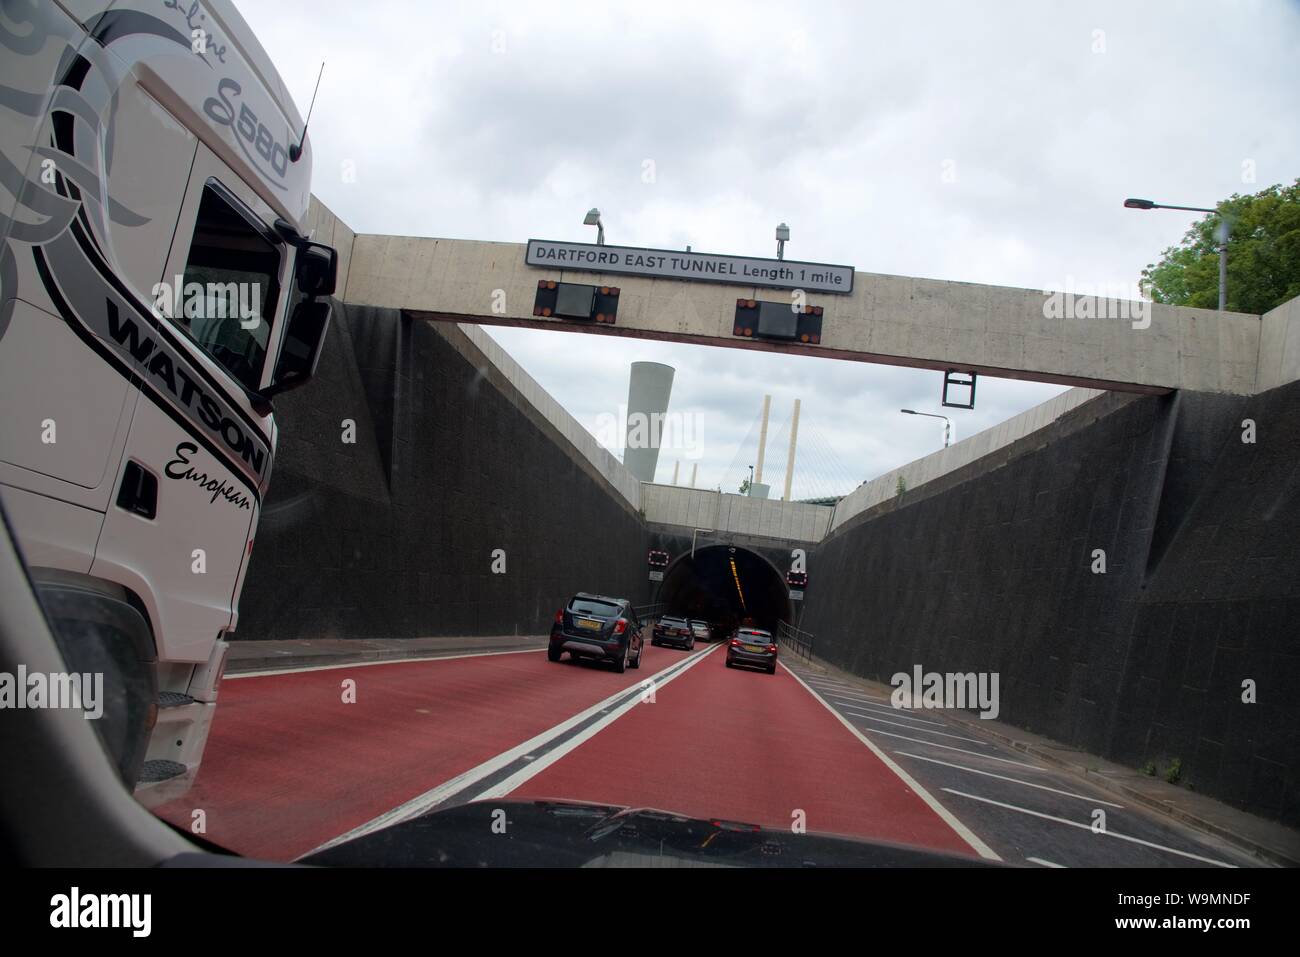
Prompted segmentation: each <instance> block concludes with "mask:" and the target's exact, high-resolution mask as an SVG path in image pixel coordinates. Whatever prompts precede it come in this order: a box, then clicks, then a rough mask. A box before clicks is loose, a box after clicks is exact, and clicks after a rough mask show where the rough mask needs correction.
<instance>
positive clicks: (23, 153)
mask: <svg viewBox="0 0 1300 957" xmlns="http://www.w3.org/2000/svg"><path fill="white" fill-rule="evenodd" d="M29 12H30V13H31V14H32V15H34V16H36V17H37V18H38V20H39V19H40V18H42V17H45V16H48V17H49V18H50V19H51V20H56V21H62V22H63V23H64V27H65V28H66V29H65V31H64V32H66V34H67V35H66V36H65V37H64V38H63V40H64V43H71V42H72V41H73V39H74V36H75V37H82V32H81V30H80V28H79V27H76V26H75V24H73V22H72V21H71V20H67V18H66V17H65V16H64V15H63V14H61V13H59V12H58V10H57V8H56V7H51V8H50V9H48V10H47V9H45V8H43V7H40V6H39V5H38V6H37V7H35V8H33V10H31V11H29ZM52 27H53V25H52V24H44V25H42V26H41V27H39V28H33V31H34V33H36V34H37V35H40V34H41V32H42V30H44V29H51V28H52ZM64 43H59V42H48V43H44V44H41V45H36V46H31V47H30V48H29V49H27V50H26V53H25V54H24V55H19V54H17V53H14V52H13V51H9V52H7V53H6V54H5V55H4V56H0V86H4V87H5V88H6V89H10V90H17V91H23V97H22V98H17V95H15V97H10V98H0V99H3V102H0V144H2V145H0V150H2V151H3V156H4V159H3V164H4V165H7V168H9V169H10V170H11V171H15V172H17V173H19V174H20V175H21V176H22V178H21V179H18V180H17V182H15V181H13V180H10V181H7V182H6V183H5V189H4V190H0V194H3V195H5V196H7V195H8V194H9V193H10V192H11V191H12V192H13V194H14V209H13V210H12V212H13V219H14V223H13V224H12V225H11V227H10V233H9V235H8V237H7V243H6V248H4V249H0V274H3V275H0V287H3V288H0V298H2V299H3V300H4V301H3V302H0V408H3V409H4V410H5V414H4V416H3V417H0V484H3V486H4V487H5V488H4V498H5V502H6V504H7V505H8V506H9V509H8V510H9V514H10V517H11V519H12V520H13V522H14V524H15V526H16V527H17V529H18V532H19V537H20V540H21V541H22V543H23V549H24V551H25V553H26V556H27V559H28V561H29V562H30V563H31V564H33V565H51V566H55V567H60V568H65V569H71V570H75V571H81V572H85V571H88V570H89V569H90V567H91V562H92V557H93V554H94V548H95V542H96V539H97V537H98V536H99V534H100V529H101V523H102V520H103V513H104V511H105V510H106V509H108V508H109V507H110V506H109V502H110V499H111V496H112V495H113V492H114V489H115V487H116V480H117V475H118V469H119V466H120V463H121V460H122V455H123V449H124V446H125V442H126V436H127V434H128V431H129V424H130V420H131V413H132V409H133V408H134V405H135V402H136V398H137V393H136V390H135V389H134V388H132V387H131V381H132V377H133V369H132V364H133V361H134V360H133V359H132V358H131V356H129V355H127V354H124V351H123V349H122V348H121V347H120V346H119V345H118V344H117V343H115V342H114V341H113V339H112V336H111V333H110V329H109V328H108V326H107V323H106V318H107V317H106V309H105V297H106V295H112V294H113V293H112V292H111V288H110V287H111V285H112V283H113V282H116V283H118V284H124V285H125V286H128V287H130V288H133V289H136V290H143V291H144V292H145V293H147V292H148V290H150V289H151V288H152V286H153V284H154V283H155V282H157V280H158V277H159V275H160V274H161V273H162V271H163V269H164V266H165V264H166V260H167V256H168V255H169V252H170V248H171V244H172V241H173V236H174V232H175V227H176V211H177V208H178V206H179V204H180V202H181V199H182V197H183V196H184V194H185V188H186V183H187V182H188V177H189V170H190V166H191V163H192V160H193V157H194V149H195V145H196V143H197V140H196V139H195V137H194V135H193V134H192V133H190V132H189V131H188V130H186V129H185V127H184V126H182V125H181V124H180V123H179V122H177V121H176V119H175V118H174V117H172V116H171V114H169V113H168V112H167V111H166V110H164V109H163V108H162V107H161V106H159V104H158V103H157V102H156V101H155V100H154V99H153V98H152V97H151V96H150V95H149V94H148V93H147V92H145V91H144V89H143V88H142V87H140V86H139V84H138V83H137V82H136V80H135V78H134V77H131V76H128V77H125V78H123V79H122V83H121V86H120V87H118V88H116V89H115V90H113V95H112V97H111V98H110V97H109V93H108V84H109V82H110V80H111V78H108V77H105V76H103V75H101V74H100V73H99V72H97V70H96V69H95V68H94V67H92V65H91V61H92V60H97V61H98V60H102V57H96V56H95V55H94V54H93V53H92V54H91V56H90V59H86V58H84V57H82V56H81V55H79V54H77V55H73V54H72V47H70V46H65V45H64ZM86 46H89V47H94V46H95V41H94V40H89V39H86V40H84V45H83V47H82V49H83V51H84V50H85V48H86ZM29 102H30V103H40V104H42V106H41V107H40V109H41V110H42V112H39V113H35V117H36V118H35V120H33V119H32V117H30V116H29V115H28V113H27V112H26V111H25V110H31V107H30V106H27V107H25V106H24V104H27V103H29ZM33 112H34V111H33ZM0 212H2V213H3V215H0V232H2V231H4V230H3V226H4V224H5V222H6V221H7V219H8V217H9V215H10V212H11V210H10V209H9V208H8V206H5V207H4V208H3V210H0ZM6 317H7V321H6Z"/></svg>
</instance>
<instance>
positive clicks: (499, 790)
mask: <svg viewBox="0 0 1300 957" xmlns="http://www.w3.org/2000/svg"><path fill="white" fill-rule="evenodd" d="M720 647H721V645H713V646H712V647H710V648H707V649H705V651H704V653H703V654H700V655H696V656H695V658H694V660H691V661H688V662H687V663H686V665H685V666H684V667H683V668H681V669H680V670H679V671H676V672H674V673H673V674H671V675H669V676H668V677H667V678H664V679H663V680H662V681H660V680H658V675H656V676H655V679H652V680H654V682H655V685H654V687H655V691H656V693H657V692H659V691H662V690H663V688H664V686H665V685H668V684H671V683H672V682H673V681H675V680H676V679H678V678H680V677H681V676H682V675H684V674H686V672H688V671H690V670H691V669H692V668H694V667H695V666H696V665H697V664H699V663H700V662H701V661H703V660H704V658H705V657H706V656H707V655H708V654H709V653H710V652H712V651H714V650H715V649H716V648H720ZM660 673H661V674H662V672H660ZM639 704H641V699H640V698H633V699H632V700H631V701H627V702H624V703H623V704H622V705H621V706H619V707H618V708H616V709H615V710H613V711H611V712H610V713H609V714H608V715H606V716H605V717H603V718H601V719H600V720H599V721H595V722H592V724H591V727H589V728H585V729H584V730H582V731H580V732H579V733H578V734H575V735H574V736H573V737H571V738H569V739H568V740H567V741H565V742H564V743H563V744H560V745H557V746H555V747H554V748H552V749H551V750H550V751H548V752H547V753H546V754H544V755H542V756H541V757H540V758H539V759H537V760H536V761H534V762H533V763H532V764H530V765H528V766H527V767H524V768H520V769H519V770H518V771H516V772H515V773H514V774H512V775H510V777H508V778H506V779H505V780H504V781H500V782H498V783H496V784H494V785H492V786H491V787H490V788H487V789H486V790H484V791H480V792H479V793H478V794H476V795H474V797H472V798H470V800H471V801H486V800H488V799H489V798H499V797H505V796H506V795H507V794H509V793H510V792H511V791H514V790H515V789H517V788H518V787H519V786H520V785H522V784H524V783H525V782H526V781H528V779H529V778H531V777H535V776H536V775H538V774H540V773H541V772H542V771H545V770H546V769H547V768H548V767H550V766H551V765H552V764H554V763H555V762H556V761H558V760H560V759H561V758H562V757H564V756H565V755H566V754H568V753H569V752H571V751H573V750H574V749H575V748H577V747H578V745H580V744H582V743H583V742H584V741H587V740H589V739H590V738H593V737H595V736H596V735H597V734H599V733H600V732H601V731H603V730H604V729H605V728H607V727H609V726H610V725H611V724H613V723H614V722H615V721H617V720H618V719H619V718H621V717H622V716H623V715H625V714H627V713H628V712H629V711H631V710H632V709H633V708H635V707H636V706H637V705H639Z"/></svg>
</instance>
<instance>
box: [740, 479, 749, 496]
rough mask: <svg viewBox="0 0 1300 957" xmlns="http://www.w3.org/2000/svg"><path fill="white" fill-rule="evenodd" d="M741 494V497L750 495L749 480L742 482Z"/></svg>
mask: <svg viewBox="0 0 1300 957" xmlns="http://www.w3.org/2000/svg"><path fill="white" fill-rule="evenodd" d="M740 494H741V495H748V494H749V479H744V480H742V481H741V483H740Z"/></svg>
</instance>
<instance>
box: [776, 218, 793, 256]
mask: <svg viewBox="0 0 1300 957" xmlns="http://www.w3.org/2000/svg"><path fill="white" fill-rule="evenodd" d="M789 238H790V227H789V226H787V225H786V224H785V223H781V224H780V225H779V226H777V227H776V258H777V259H784V258H785V244H786V241H787V240H788V239H789Z"/></svg>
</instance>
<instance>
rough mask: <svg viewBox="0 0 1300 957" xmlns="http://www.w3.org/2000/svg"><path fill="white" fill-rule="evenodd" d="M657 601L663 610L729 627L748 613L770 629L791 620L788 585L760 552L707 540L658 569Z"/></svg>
mask: <svg viewBox="0 0 1300 957" xmlns="http://www.w3.org/2000/svg"><path fill="white" fill-rule="evenodd" d="M658 601H659V602H661V603H662V604H663V613H664V614H666V615H682V616H684V617H687V618H700V619H703V620H705V621H707V622H709V623H711V624H714V625H722V626H724V627H725V628H726V629H728V630H729V629H731V628H734V627H736V626H737V625H739V624H741V623H742V622H743V621H744V619H745V618H749V619H751V621H752V624H753V625H755V626H756V627H758V628H766V629H768V630H769V631H772V632H775V631H776V625H777V622H778V621H791V620H792V619H791V609H790V589H789V587H788V586H787V585H786V583H785V579H784V578H783V577H782V576H781V573H780V572H779V571H777V570H776V568H774V567H773V566H772V563H771V562H769V561H768V560H767V559H766V558H763V557H762V556H761V555H758V554H757V553H755V552H751V551H750V550H749V549H747V548H742V547H740V546H729V545H709V546H707V547H704V548H697V549H696V550H695V557H694V558H692V557H691V554H690V553H689V552H687V553H685V554H683V555H681V556H679V557H678V558H677V559H676V560H674V561H673V563H672V564H671V565H670V566H669V567H668V569H667V571H665V572H664V580H663V582H662V584H661V585H660V586H659V595H658Z"/></svg>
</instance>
